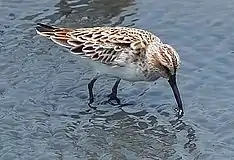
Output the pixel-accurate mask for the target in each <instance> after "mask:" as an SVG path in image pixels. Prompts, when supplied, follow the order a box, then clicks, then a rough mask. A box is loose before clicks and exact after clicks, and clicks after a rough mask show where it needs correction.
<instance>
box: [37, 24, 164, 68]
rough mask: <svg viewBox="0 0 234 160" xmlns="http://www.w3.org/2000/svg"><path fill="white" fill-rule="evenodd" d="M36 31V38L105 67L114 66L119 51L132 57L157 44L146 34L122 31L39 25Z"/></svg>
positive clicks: (136, 31) (116, 29) (117, 28)
mask: <svg viewBox="0 0 234 160" xmlns="http://www.w3.org/2000/svg"><path fill="white" fill-rule="evenodd" d="M36 30H37V33H38V34H40V35H42V36H45V37H47V38H49V39H51V40H52V41H54V42H55V43H57V44H59V45H61V46H64V47H66V48H69V49H70V51H71V52H72V53H73V54H78V55H80V56H82V57H87V58H90V59H92V60H95V61H100V62H101V63H104V64H109V65H116V64H115V63H114V60H115V59H116V57H118V56H119V55H120V54H121V53H122V52H123V51H126V50H128V51H130V52H132V53H136V52H137V50H141V51H142V50H145V49H146V47H147V44H149V43H150V42H151V41H155V40H157V37H156V36H154V35H152V34H151V33H149V32H147V31H143V30H140V29H134V28H126V27H94V28H80V29H69V28H59V27H54V26H48V25H45V24H40V23H39V24H38V26H37V27H36ZM142 37H143V38H142ZM159 41H160V40H159Z"/></svg>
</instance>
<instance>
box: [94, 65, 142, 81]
mask: <svg viewBox="0 0 234 160" xmlns="http://www.w3.org/2000/svg"><path fill="white" fill-rule="evenodd" d="M90 64H91V66H92V67H93V68H94V69H95V70H96V72H97V73H98V74H100V75H107V76H109V77H115V78H121V79H123V80H127V81H144V80H145V77H144V75H143V74H142V73H141V72H140V70H139V68H138V67H137V66H136V65H134V64H131V65H128V66H125V67H118V66H116V67H115V66H114V67H112V66H109V65H106V64H101V63H100V62H95V61H92V62H90Z"/></svg>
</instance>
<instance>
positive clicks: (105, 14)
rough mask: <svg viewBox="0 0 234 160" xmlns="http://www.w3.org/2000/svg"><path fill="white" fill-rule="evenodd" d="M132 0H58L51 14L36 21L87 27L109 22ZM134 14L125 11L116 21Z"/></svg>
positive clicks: (130, 4) (132, 1) (132, 3)
mask: <svg viewBox="0 0 234 160" xmlns="http://www.w3.org/2000/svg"><path fill="white" fill-rule="evenodd" d="M134 4H135V1H134V0H120V1H116V0H92V1H88V0H60V1H59V2H58V3H57V4H56V5H55V11H54V13H53V14H51V15H47V16H45V17H43V19H39V20H37V21H36V22H42V21H43V20H46V21H48V20H49V21H50V22H49V23H50V24H55V23H59V24H60V23H61V24H63V26H64V25H65V26H69V27H85V26H86V27H87V26H93V25H96V26H98V25H99V26H101V25H104V24H106V25H107V24H111V19H112V18H113V17H116V16H118V15H120V14H121V13H122V12H123V11H125V10H126V9H125V8H127V7H129V6H133V5H134ZM133 14H135V12H133V13H127V14H126V15H123V16H120V17H119V20H117V23H118V24H120V22H121V21H122V20H123V19H124V17H125V16H130V15H133Z"/></svg>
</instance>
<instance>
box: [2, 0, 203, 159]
mask: <svg viewBox="0 0 234 160" xmlns="http://www.w3.org/2000/svg"><path fill="white" fill-rule="evenodd" d="M134 3H135V2H134V0H119V1H116V0H90V1H87V0H61V1H59V3H57V4H56V5H55V11H52V13H48V12H49V11H48V10H53V8H52V7H51V6H49V7H48V8H46V9H44V8H42V9H41V10H42V11H41V13H37V12H36V13H35V12H33V13H32V14H31V15H26V16H25V17H22V18H21V20H22V21H27V22H28V23H30V24H35V22H43V21H46V22H47V23H50V24H55V23H59V24H61V26H69V27H84V26H94V25H95V26H98V25H102V26H103V25H112V26H115V25H125V24H123V23H124V21H126V18H129V17H131V16H132V15H134V14H135V13H136V9H135V8H134ZM43 6H44V5H43ZM45 7H47V6H45ZM131 7H133V8H134V9H133V10H131ZM51 8H52V9H51ZM47 11H48V12H47ZM44 12H47V13H46V14H45V13H44ZM136 20H137V19H136V18H135V19H134V20H133V19H130V22H127V25H132V22H134V21H136ZM30 21H31V22H30ZM21 23H22V22H21ZM23 23H25V22H23ZM18 28H19V30H20V29H22V30H24V31H25V29H28V28H29V30H26V31H25V32H24V33H22V34H17V35H18V38H19V39H23V40H20V41H21V43H19V40H17V39H16V38H15V34H13V33H14V32H10V33H11V34H10V35H11V36H12V40H11V42H13V43H14V44H20V47H19V46H17V47H14V46H12V45H11V44H8V46H9V49H8V50H7V51H6V53H12V54H16V55H17V56H19V58H18V57H17V60H18V61H19V65H17V66H14V65H16V63H15V61H16V60H14V61H13V62H14V65H12V62H11V63H10V65H9V66H11V67H14V68H13V69H14V70H16V71H17V72H15V73H13V74H12V77H11V76H10V78H9V74H8V73H7V72H6V74H4V75H6V77H7V76H8V77H7V78H6V79H13V80H12V81H13V82H12V83H13V87H14V89H13V91H11V93H12V97H16V98H13V100H14V101H15V103H16V104H19V106H16V107H8V108H16V109H15V110H16V111H15V113H12V115H13V116H12V117H17V115H18V117H20V120H18V121H17V120H16V121H14V122H18V123H19V128H20V129H21V132H20V135H21V134H22V136H21V137H24V138H19V139H20V140H18V139H16V142H14V141H12V140H11V138H10V137H11V135H12V134H13V133H14V132H16V133H17V134H19V133H18V130H19V129H18V128H14V129H13V130H12V125H9V126H8V124H7V123H5V121H3V122H2V123H1V124H2V125H3V124H4V125H6V126H7V127H8V128H9V129H4V132H5V133H3V135H5V136H6V137H7V138H5V139H9V141H8V143H9V144H10V145H11V144H13V145H14V146H13V147H12V148H14V150H15V152H13V153H17V154H15V155H20V154H22V155H26V156H27V151H28V148H32V153H31V155H30V156H29V157H30V158H31V157H33V158H31V159H35V157H39V156H44V155H45V157H43V158H44V159H48V157H47V154H49V153H52V152H55V153H56V154H54V153H53V154H52V155H53V156H54V155H59V157H61V158H60V159H62V157H63V156H64V155H66V156H71V157H76V158H78V159H82V158H83V159H98V158H99V159H101V160H105V159H108V160H109V159H117V160H124V159H127V160H130V159H173V160H175V159H181V158H186V159H194V157H195V158H197V157H199V155H200V151H199V148H198V147H197V143H196V141H197V139H196V132H195V130H194V129H193V128H192V127H191V126H190V125H187V124H186V123H185V122H183V121H181V120H174V119H173V118H171V117H172V116H171V114H169V113H166V112H165V111H163V110H159V111H154V112H152V111H151V108H154V107H151V108H150V107H148V106H150V105H151V106H152V105H154V104H152V103H154V102H152V101H151V102H150V103H151V104H149V105H146V104H144V105H142V106H139V107H138V106H132V108H131V109H132V110H131V111H129V109H127V110H126V108H127V107H124V108H122V109H121V108H117V107H114V106H108V105H99V106H98V107H97V110H87V111H82V112H79V113H78V114H77V113H76V112H77V110H86V109H87V105H84V104H85V103H86V100H87V96H86V95H87V92H86V84H87V81H86V80H87V79H88V78H87V77H85V75H82V74H84V73H85V72H88V71H87V70H86V68H85V67H84V65H85V64H81V63H80V62H77V61H76V59H75V58H73V57H72V56H70V55H69V54H67V52H66V53H63V52H62V51H61V50H59V51H58V49H57V48H56V47H51V45H50V44H49V45H48V42H46V41H44V40H43V41H41V40H40V39H32V41H33V42H31V37H32V35H31V34H32V33H34V27H32V26H31V25H30V27H29V26H28V25H25V26H24V28H22V26H18ZM13 29H14V28H13ZM20 36H22V37H20ZM5 38H6V39H9V34H7V35H5ZM29 40H30V43H27V44H24V43H22V42H23V41H26V42H28V41H29ZM29 44H30V46H29ZM50 47H51V48H52V49H51V48H50ZM21 49H22V50H21ZM25 53H27V54H29V53H30V54H29V56H28V55H27V54H25ZM7 55H10V54H7ZM64 55H67V56H64ZM22 57H25V58H22ZM21 61H22V62H21ZM6 62H7V61H6ZM21 63H22V65H21ZM80 68H82V69H80ZM13 69H12V70H13ZM21 70H22V71H21ZM74 70H75V72H73V71H74ZM9 71H11V70H9ZM29 76H31V77H29ZM15 77H18V79H17V78H15ZM24 78H25V79H24ZM123 83H124V82H123ZM84 85H85V87H84ZM105 86H106V84H105V85H99V86H98V85H96V87H100V88H105ZM123 86H124V85H123ZM134 87H135V86H134ZM97 90H100V89H97ZM103 90H104V89H102V91H103ZM139 90H141V89H139ZM139 90H138V91H139ZM29 91H30V92H29ZM144 93H145V92H144ZM122 94H123V95H124V94H125V95H127V96H128V97H131V96H132V97H134V98H136V95H135V94H136V93H135V91H134V93H133V92H132V93H131V94H129V93H127V91H122ZM3 95H4V94H3ZM142 95H143V94H141V95H140V96H141V99H144V98H145V97H146V96H144V97H142ZM4 96H5V95H4ZM102 96H103V95H102V94H101V96H99V97H102ZM147 96H149V95H147ZM12 97H11V95H10V96H9V99H10V98H11V99H10V101H11V102H12V101H13V100H12ZM29 97H30V98H29ZM148 98H149V99H151V97H148ZM21 99H22V100H21ZM129 99H130V98H129ZM20 100H21V101H22V102H20V103H19V101H20ZM5 101H6V102H7V104H8V99H6V100H5ZM14 101H13V102H14ZM134 101H137V102H136V103H138V102H139V101H140V100H136V99H134ZM3 102H4V101H3ZM5 106H6V105H5ZM2 108H3V107H2ZM12 110H13V109H12ZM13 111H14V110H13ZM158 112H159V113H158ZM59 113H60V114H59ZM15 115H16V116H15ZM4 116H5V115H4ZM12 117H11V115H10V116H9V117H8V118H9V120H12V119H13V118H12ZM24 124H26V125H28V126H29V127H28V128H27V126H26V129H25V128H24ZM22 126H23V127H22ZM7 127H6V128H7ZM30 127H31V128H32V129H31V128H30ZM22 128H23V129H22ZM64 128H65V132H66V133H64ZM12 131H14V132H12ZM64 134H66V135H67V137H68V139H67V137H64V136H63V135H64ZM9 135H10V136H9ZM25 135H26V136H25ZM18 141H20V143H19V142H18ZM70 144H72V147H71V148H69V146H70ZM32 145H33V146H34V148H33V147H32ZM48 148H49V149H48ZM4 149H5V150H8V148H7V147H5V148H4ZM74 150H75V151H74ZM35 151H36V152H35ZM35 153H36V154H35ZM37 154H38V155H37ZM30 158H29V159H30ZM43 158H41V159H43ZM51 159H55V158H54V157H53V158H51ZM64 159H66V158H64ZM67 159H69V158H67ZM71 159H72V158H71Z"/></svg>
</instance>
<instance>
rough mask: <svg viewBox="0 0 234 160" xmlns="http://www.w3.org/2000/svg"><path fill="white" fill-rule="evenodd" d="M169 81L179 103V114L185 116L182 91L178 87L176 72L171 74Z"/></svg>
mask: <svg viewBox="0 0 234 160" xmlns="http://www.w3.org/2000/svg"><path fill="white" fill-rule="evenodd" d="M168 82H169V84H170V86H171V88H172V90H173V93H174V96H175V99H176V102H177V104H178V109H179V111H178V113H179V116H183V114H184V111H183V106H182V101H181V98H180V92H179V89H178V87H177V84H176V74H173V75H171V76H170V77H169V80H168Z"/></svg>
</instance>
